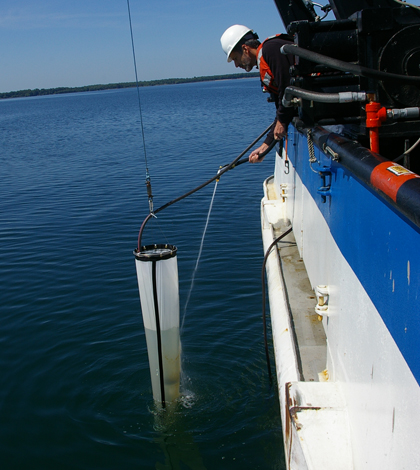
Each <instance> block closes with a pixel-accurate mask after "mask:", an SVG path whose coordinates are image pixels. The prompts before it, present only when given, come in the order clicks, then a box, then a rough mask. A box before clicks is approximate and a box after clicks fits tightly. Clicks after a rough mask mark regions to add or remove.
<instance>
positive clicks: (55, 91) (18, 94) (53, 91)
mask: <svg viewBox="0 0 420 470" xmlns="http://www.w3.org/2000/svg"><path fill="white" fill-rule="evenodd" d="M250 77H259V73H258V72H256V73H236V74H228V75H212V76H205V77H193V78H164V79H162V80H150V81H141V82H139V86H141V87H144V86H157V85H177V84H180V83H192V82H209V81H214V80H232V79H237V78H250ZM135 86H136V82H125V83H108V84H107V85H88V86H81V87H58V88H41V89H39V88H35V89H34V90H19V91H10V92H6V93H0V99H5V98H23V97H28V96H43V95H59V94H62V93H80V92H85V91H99V90H114V89H118V88H133V87H135Z"/></svg>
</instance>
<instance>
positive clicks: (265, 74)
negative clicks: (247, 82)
mask: <svg viewBox="0 0 420 470" xmlns="http://www.w3.org/2000/svg"><path fill="white" fill-rule="evenodd" d="M279 37H280V38H281V37H283V38H284V39H285V40H290V38H289V36H287V35H286V34H276V35H275V36H270V37H269V38H267V39H266V40H265V41H263V42H262V43H261V44H260V45H259V46H258V49H257V67H258V69H259V71H260V78H261V83H262V85H263V87H264V90H266V91H269V92H270V93H274V94H275V95H278V94H279V87H278V85H277V83H276V82H275V81H274V74H273V72H272V71H271V69H270V67H269V66H268V64H267V62H266V61H265V59H264V57H263V55H262V48H263V46H264V44H265V43H266V42H267V41H270V40H271V39H274V38H279Z"/></svg>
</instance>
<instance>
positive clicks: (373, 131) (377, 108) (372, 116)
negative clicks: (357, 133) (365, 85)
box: [366, 101, 386, 153]
mask: <svg viewBox="0 0 420 470" xmlns="http://www.w3.org/2000/svg"><path fill="white" fill-rule="evenodd" d="M384 121H386V108H384V107H382V106H381V104H380V103H377V102H376V101H372V102H371V103H368V104H367V105H366V128H367V129H369V138H370V149H371V150H372V152H375V153H379V128H380V127H381V125H382V123H383V122H384Z"/></svg>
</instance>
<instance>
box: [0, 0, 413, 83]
mask: <svg viewBox="0 0 420 470" xmlns="http://www.w3.org/2000/svg"><path fill="white" fill-rule="evenodd" d="M318 2H319V3H326V2H325V1H320V0H318ZM412 3H415V4H417V5H418V4H419V3H420V0H413V2H412ZM130 9H131V18H132V25H133V36H134V44H135V51H136V58H137V71H138V78H139V80H140V81H141V80H156V79H161V78H188V77H194V76H197V77H198V76H203V75H220V74H228V73H235V72H242V70H237V69H235V67H234V66H233V65H232V64H231V63H230V64H228V63H227V61H226V56H225V54H224V52H223V51H222V49H221V46H220V36H221V35H222V34H223V32H224V31H225V29H226V28H228V27H229V26H231V25H232V24H235V23H238V24H244V25H246V26H248V27H249V28H252V29H253V30H254V31H256V32H257V33H258V34H259V36H260V39H265V38H266V37H268V36H271V35H273V34H276V33H281V32H284V31H285V30H284V26H283V23H282V21H281V18H280V15H279V14H278V11H277V8H276V5H275V2H274V0H257V1H255V0H212V1H205V0H152V1H150V0H148V1H146V0H130ZM0 64H1V73H0V92H8V91H15V90H22V89H28V88H30V89H33V88H55V87H62V86H63V87H77V86H85V85H94V84H106V83H117V82H132V81H134V80H135V73H134V65H133V56H132V47H131V37H130V27H129V21H128V9H127V0H37V1H34V0H0Z"/></svg>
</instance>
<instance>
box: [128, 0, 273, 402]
mask: <svg viewBox="0 0 420 470" xmlns="http://www.w3.org/2000/svg"><path fill="white" fill-rule="evenodd" d="M127 7H128V16H129V23H130V33H131V44H132V52H133V60H134V69H135V75H136V84H137V97H138V105H139V111H140V122H141V130H142V137H143V150H144V159H145V166H146V188H147V195H148V200H149V214H148V215H147V217H146V218H145V219H144V221H143V223H142V225H141V228H140V231H139V236H138V244H137V248H136V250H134V256H135V264H136V271H137V280H138V286H139V294H140V304H141V310H142V316H143V324H144V330H145V334H146V343H147V352H148V357H149V366H150V376H151V382H152V391H153V398H154V400H155V401H156V402H158V403H160V404H161V405H162V407H165V406H166V403H169V402H172V401H174V400H176V399H177V398H178V396H179V389H180V375H181V341H180V335H179V324H180V321H179V286H178V265H177V248H176V247H175V246H174V245H169V244H152V245H145V246H142V244H141V238H142V233H143V230H144V228H145V226H146V223H147V222H148V221H149V220H150V218H152V217H156V214H157V213H158V212H160V211H162V210H163V209H166V208H167V207H169V206H171V205H172V204H175V203H176V202H178V201H181V200H182V199H184V198H186V197H188V196H190V195H192V194H194V193H195V192H197V191H199V190H200V189H202V188H204V187H205V186H207V185H209V184H210V183H212V182H213V181H219V179H220V177H221V176H222V175H223V174H224V173H226V172H227V171H229V170H231V169H232V168H234V167H236V166H238V165H241V164H242V163H245V162H247V161H248V158H245V159H243V160H241V158H242V157H243V156H244V155H245V153H246V152H248V151H249V150H250V149H251V148H252V147H253V146H254V145H255V144H256V143H257V142H258V141H259V140H260V139H261V138H262V137H264V136H265V135H266V134H267V132H268V131H269V130H270V129H271V127H272V124H270V126H268V127H267V129H265V130H264V132H263V133H261V134H260V135H259V136H258V137H257V138H256V139H255V140H254V141H253V142H252V143H251V144H250V145H249V146H248V147H247V148H246V149H245V150H244V151H243V152H242V153H241V154H240V155H238V156H237V157H236V158H235V159H234V160H233V161H232V162H231V163H230V164H228V165H225V166H223V167H220V168H219V170H218V172H217V174H216V175H214V176H213V177H212V178H210V179H209V180H208V181H206V182H204V183H203V184H201V185H199V186H197V187H196V188H194V189H192V190H191V191H189V192H187V193H185V194H183V195H182V196H180V197H178V198H176V199H174V200H172V201H170V202H168V203H166V204H164V205H163V206H161V207H159V208H158V209H156V210H154V208H153V195H152V186H151V180H150V174H149V170H148V164H147V156H146V145H145V138H144V129H143V118H142V111H141V101H140V92H139V82H138V75H137V65H136V55H135V49H134V40H133V29H132V23H131V13H130V3H129V0H127ZM275 144H276V141H273V142H272V144H271V145H270V146H269V147H268V148H267V149H266V151H265V152H264V153H262V154H261V155H260V158H262V157H264V156H265V155H266V154H267V153H268V152H270V151H271V150H272V148H273V147H274V145H275Z"/></svg>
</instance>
